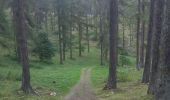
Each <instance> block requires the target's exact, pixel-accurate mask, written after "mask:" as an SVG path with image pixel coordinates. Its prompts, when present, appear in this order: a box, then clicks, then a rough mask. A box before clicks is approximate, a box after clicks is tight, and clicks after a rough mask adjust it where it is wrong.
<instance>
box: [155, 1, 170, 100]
mask: <svg viewBox="0 0 170 100" xmlns="http://www.w3.org/2000/svg"><path fill="white" fill-rule="evenodd" d="M161 44H162V45H161V60H160V65H159V72H160V76H159V78H158V80H160V81H159V83H158V87H157V90H158V91H157V93H156V100H169V98H170V81H169V80H170V45H169V44H170V1H169V0H167V1H166V15H165V23H164V30H163V33H162V42H161Z"/></svg>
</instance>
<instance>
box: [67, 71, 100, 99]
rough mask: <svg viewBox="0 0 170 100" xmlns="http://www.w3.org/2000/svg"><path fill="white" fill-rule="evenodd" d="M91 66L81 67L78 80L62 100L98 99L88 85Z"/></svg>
mask: <svg viewBox="0 0 170 100" xmlns="http://www.w3.org/2000/svg"><path fill="white" fill-rule="evenodd" d="M90 74H91V68H89V69H83V70H82V74H81V79H80V81H79V82H78V83H77V84H76V85H75V86H74V87H73V89H72V90H71V91H70V93H69V94H68V95H67V96H66V97H65V99H64V100H98V99H97V98H96V97H95V95H93V92H92V90H91V86H90V84H91V83H90Z"/></svg>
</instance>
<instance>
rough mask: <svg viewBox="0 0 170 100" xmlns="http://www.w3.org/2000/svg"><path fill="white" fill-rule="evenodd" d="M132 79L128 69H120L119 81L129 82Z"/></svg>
mask: <svg viewBox="0 0 170 100" xmlns="http://www.w3.org/2000/svg"><path fill="white" fill-rule="evenodd" d="M131 80H132V79H131V77H130V76H129V74H128V71H126V70H121V71H118V81H119V82H128V81H131Z"/></svg>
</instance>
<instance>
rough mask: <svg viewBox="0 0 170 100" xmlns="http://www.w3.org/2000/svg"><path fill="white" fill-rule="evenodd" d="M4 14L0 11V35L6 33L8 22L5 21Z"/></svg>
mask: <svg viewBox="0 0 170 100" xmlns="http://www.w3.org/2000/svg"><path fill="white" fill-rule="evenodd" d="M6 17H7V16H6V15H5V12H4V11H2V10H0V34H5V33H8V28H9V26H8V21H7V19H6Z"/></svg>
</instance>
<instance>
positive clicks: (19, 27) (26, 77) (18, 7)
mask: <svg viewBox="0 0 170 100" xmlns="http://www.w3.org/2000/svg"><path fill="white" fill-rule="evenodd" d="M13 2H14V10H13V11H14V12H13V14H14V16H13V17H14V20H15V29H16V36H17V45H18V49H19V51H20V52H19V53H20V57H21V58H20V61H21V64H22V84H21V89H22V90H23V91H24V92H25V93H27V94H30V93H33V90H32V87H31V84H30V69H29V62H28V51H27V35H26V23H25V17H24V1H23V0H15V1H13Z"/></svg>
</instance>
